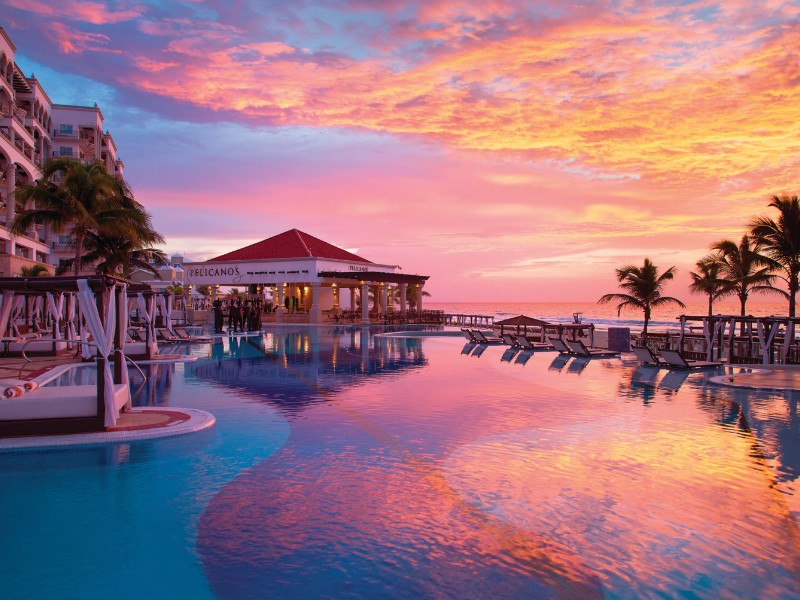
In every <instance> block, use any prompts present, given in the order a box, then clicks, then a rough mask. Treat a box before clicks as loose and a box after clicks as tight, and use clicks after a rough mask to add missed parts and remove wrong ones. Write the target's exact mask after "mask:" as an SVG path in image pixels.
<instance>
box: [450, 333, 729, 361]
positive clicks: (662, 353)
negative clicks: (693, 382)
mask: <svg viewBox="0 0 800 600" xmlns="http://www.w3.org/2000/svg"><path fill="white" fill-rule="evenodd" d="M461 333H462V334H463V335H464V337H465V338H467V339H468V340H469V341H470V342H472V343H473V344H479V345H482V346H486V345H489V344H505V345H507V346H509V347H510V348H509V350H512V349H513V350H527V351H533V350H556V351H558V352H559V353H560V354H565V355H572V356H580V357H584V358H612V357H616V356H619V355H620V353H619V352H615V351H613V350H607V349H605V348H590V347H587V346H586V345H585V344H584V343H583V341H582V340H579V339H576V340H564V339H561V338H559V337H551V338H550V343H549V344H547V343H537V342H531V341H530V340H528V338H527V337H525V336H524V335H511V334H503V335H502V336H501V337H499V338H498V337H494V336H487V335H486V334H485V333H483V332H482V331H480V330H478V329H463V328H462V329H461ZM632 349H633V352H634V354H636V358H638V359H639V361H640V362H641V363H642V364H643V365H645V366H656V367H663V368H668V369H704V368H711V367H718V366H720V365H721V364H722V363H720V362H715V361H702V360H689V359H687V358H685V357H684V356H683V355H682V354H681V353H680V352H679V351H677V350H669V349H666V348H662V349H660V350H659V355H656V354H654V353H653V351H652V350H650V348H648V347H646V346H634V347H633V348H632ZM507 355H508V356H509V358H508V359H506V360H510V358H513V354H511V353H510V352H509V351H507ZM505 356H506V355H505V354H504V358H505Z"/></svg>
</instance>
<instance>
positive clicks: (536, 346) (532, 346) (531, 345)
mask: <svg viewBox="0 0 800 600" xmlns="http://www.w3.org/2000/svg"><path fill="white" fill-rule="evenodd" d="M517 345H518V346H519V347H520V348H522V349H523V350H552V349H553V345H552V344H542V343H540V342H532V341H530V340H529V339H528V338H526V337H525V336H524V335H518V336H517Z"/></svg>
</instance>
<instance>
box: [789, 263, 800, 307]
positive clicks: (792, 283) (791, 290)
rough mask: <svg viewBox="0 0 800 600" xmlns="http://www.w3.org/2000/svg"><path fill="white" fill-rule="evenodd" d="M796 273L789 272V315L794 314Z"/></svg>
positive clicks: (796, 284)
mask: <svg viewBox="0 0 800 600" xmlns="http://www.w3.org/2000/svg"><path fill="white" fill-rule="evenodd" d="M797 287H798V273H797V272H796V271H793V272H790V273H789V316H790V317H793V316H794V315H795V310H796V309H795V301H796V300H797Z"/></svg>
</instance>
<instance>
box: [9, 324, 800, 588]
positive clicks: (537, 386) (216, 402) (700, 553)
mask: <svg viewBox="0 0 800 600" xmlns="http://www.w3.org/2000/svg"><path fill="white" fill-rule="evenodd" d="M374 333H377V330H376V331H373V332H372V334H374ZM372 334H371V333H370V332H369V331H367V330H361V329H358V328H352V329H347V328H340V329H334V328H320V329H309V328H303V329H302V330H296V331H295V330H291V329H286V330H281V331H277V332H274V333H268V334H266V335H265V336H263V338H249V339H233V338H232V339H227V338H226V339H223V340H219V343H215V344H200V345H193V346H186V347H184V350H185V351H189V352H192V353H193V354H196V355H198V356H199V360H198V361H197V362H195V363H186V364H172V365H158V366H153V367H149V368H148V380H147V382H146V384H145V386H144V387H143V388H142V391H141V392H140V393H139V395H138V396H137V398H136V403H137V404H138V405H161V406H176V407H181V406H182V407H194V408H201V409H203V410H208V411H210V412H212V413H213V414H214V415H215V416H216V417H217V424H216V426H215V427H214V428H212V429H211V430H207V431H203V432H200V433H197V434H192V435H188V436H182V437H176V438H169V439H160V440H155V441H152V442H137V443H131V444H117V445H107V446H91V447H80V448H77V447H76V448H69V449H63V448H62V449H58V450H51V451H14V452H3V453H0V525H2V532H3V535H2V538H0V539H2V541H0V597H2V598H109V597H115V598H176V597H177V598H475V599H484V598H672V597H692V598H797V597H800V577H798V574H799V573H800V562H799V561H798V559H799V558H800V544H798V541H799V538H798V529H797V521H796V518H797V515H798V514H799V513H800V505H799V504H798V503H797V500H796V491H797V490H796V481H797V478H798V476H800V447H799V446H798V440H800V419H798V414H797V396H796V395H795V394H794V393H783V392H769V391H759V392H756V391H752V390H750V391H748V390H741V389H732V388H725V387H720V386H716V385H713V384H711V383H709V382H708V378H709V377H710V376H711V375H712V374H719V373H691V374H687V373H683V374H677V373H668V372H666V371H653V370H647V369H641V368H637V367H636V364H635V363H633V362H630V363H626V362H624V361H621V360H616V359H614V360H594V361H586V362H584V361H577V362H576V361H575V360H572V361H566V362H565V361H562V360H559V359H558V358H557V355H555V354H553V353H537V354H535V355H533V356H524V355H515V356H509V355H506V356H504V350H505V349H504V348H502V347H490V348H488V349H486V350H485V351H484V352H482V353H478V354H476V353H475V352H474V348H469V347H464V345H463V343H462V342H463V340H460V341H459V340H458V339H453V338H449V339H448V338H425V339H423V338H391V337H380V336H375V335H372ZM87 373H88V372H87ZM86 376H87V377H88V375H86ZM134 377H136V376H134ZM136 387H137V386H136V383H135V382H134V388H136Z"/></svg>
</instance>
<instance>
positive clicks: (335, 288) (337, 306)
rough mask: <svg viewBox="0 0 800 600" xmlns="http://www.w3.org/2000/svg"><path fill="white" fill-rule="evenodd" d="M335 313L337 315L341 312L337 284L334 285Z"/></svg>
mask: <svg viewBox="0 0 800 600" xmlns="http://www.w3.org/2000/svg"><path fill="white" fill-rule="evenodd" d="M333 312H334V314H337V315H338V314H339V313H340V312H341V309H340V308H339V286H338V285H336V284H335V283H334V284H333Z"/></svg>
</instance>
